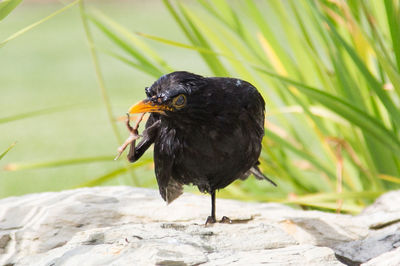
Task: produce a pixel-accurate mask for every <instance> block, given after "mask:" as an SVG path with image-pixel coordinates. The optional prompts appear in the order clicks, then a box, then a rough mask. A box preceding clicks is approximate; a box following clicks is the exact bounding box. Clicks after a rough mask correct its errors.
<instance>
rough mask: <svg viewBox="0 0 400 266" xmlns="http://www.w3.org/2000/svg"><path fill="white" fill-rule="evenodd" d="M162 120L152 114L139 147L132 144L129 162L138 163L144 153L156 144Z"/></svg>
mask: <svg viewBox="0 0 400 266" xmlns="http://www.w3.org/2000/svg"><path fill="white" fill-rule="evenodd" d="M160 124H161V123H160V119H159V118H158V117H156V115H154V114H151V115H150V116H149V118H148V119H147V122H146V128H145V130H144V131H143V138H142V140H141V141H140V142H139V144H138V145H137V146H135V145H134V144H131V146H130V148H129V153H128V160H129V161H130V162H132V163H133V162H135V161H137V160H138V159H139V158H140V157H142V155H143V153H144V152H145V151H146V150H147V149H148V148H149V147H150V146H151V144H153V143H154V141H155V139H156V138H157V136H158V134H159V133H160Z"/></svg>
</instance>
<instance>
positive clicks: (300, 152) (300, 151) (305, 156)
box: [266, 131, 336, 179]
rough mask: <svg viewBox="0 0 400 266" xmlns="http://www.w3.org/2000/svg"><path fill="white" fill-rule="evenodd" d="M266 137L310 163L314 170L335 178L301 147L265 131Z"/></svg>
mask: <svg viewBox="0 0 400 266" xmlns="http://www.w3.org/2000/svg"><path fill="white" fill-rule="evenodd" d="M266 135H267V137H268V138H270V139H272V140H274V141H275V142H276V143H278V144H279V145H281V146H282V147H285V148H287V149H288V150H290V151H292V152H293V153H295V154H297V155H298V156H299V157H300V158H303V159H305V160H306V161H307V162H310V163H311V164H312V165H313V166H314V167H315V168H316V169H318V170H320V171H322V172H324V173H326V174H327V175H328V176H329V177H331V178H332V179H335V178H336V174H335V173H334V172H333V171H332V170H331V169H329V167H327V166H325V165H324V164H323V163H322V162H320V161H319V160H318V159H316V158H315V157H314V156H312V155H311V154H309V153H308V152H306V151H305V150H304V149H302V148H301V147H296V146H295V145H293V144H292V143H290V142H289V141H287V140H285V139H283V138H281V137H280V136H279V135H277V134H275V133H274V132H271V131H267V133H266Z"/></svg>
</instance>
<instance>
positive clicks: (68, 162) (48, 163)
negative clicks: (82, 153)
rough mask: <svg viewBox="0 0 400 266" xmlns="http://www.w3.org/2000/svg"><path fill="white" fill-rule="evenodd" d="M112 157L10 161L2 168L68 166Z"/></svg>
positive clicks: (16, 169) (18, 169)
mask: <svg viewBox="0 0 400 266" xmlns="http://www.w3.org/2000/svg"><path fill="white" fill-rule="evenodd" d="M114 157H115V156H94V157H82V158H72V159H63V160H55V161H46V162H35V163H10V164H7V165H5V166H4V170H6V171H20V170H28V169H38V168H49V167H60V166H70V165H77V164H87V163H98V162H113V160H114Z"/></svg>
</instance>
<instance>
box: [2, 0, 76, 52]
mask: <svg viewBox="0 0 400 266" xmlns="http://www.w3.org/2000/svg"><path fill="white" fill-rule="evenodd" d="M79 1H80V0H76V1H74V2H72V3H71V4H68V5H66V6H64V7H63V8H60V9H59V10H57V11H56V12H54V13H52V14H50V15H48V16H47V17H45V18H43V19H41V20H39V21H37V22H35V23H33V24H31V25H29V26H27V27H25V28H23V29H21V30H19V31H17V32H16V33H14V34H12V35H11V36H10V37H8V38H7V39H5V40H4V41H2V42H0V47H2V46H4V45H6V43H8V42H9V41H12V40H14V39H15V38H17V37H19V36H20V35H22V34H24V33H25V32H27V31H29V30H31V29H33V28H35V27H36V26H39V25H40V24H42V23H43V22H46V21H47V20H49V19H51V18H53V17H54V16H57V15H58V14H60V13H62V12H64V11H65V10H67V9H69V8H71V7H73V6H74V5H76V4H77V3H79Z"/></svg>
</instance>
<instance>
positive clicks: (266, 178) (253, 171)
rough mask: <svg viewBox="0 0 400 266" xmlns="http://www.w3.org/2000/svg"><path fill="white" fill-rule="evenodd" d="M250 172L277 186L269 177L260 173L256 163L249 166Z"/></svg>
mask: <svg viewBox="0 0 400 266" xmlns="http://www.w3.org/2000/svg"><path fill="white" fill-rule="evenodd" d="M250 172H251V173H252V174H253V175H254V176H255V177H256V178H257V179H260V180H263V179H265V180H267V181H268V182H270V183H271V184H272V185H274V186H276V187H277V186H278V185H277V184H276V183H275V182H274V181H272V180H271V179H269V178H268V177H267V176H265V175H264V174H263V173H261V170H260V168H258V166H257V165H254V166H253V167H252V168H250Z"/></svg>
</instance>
